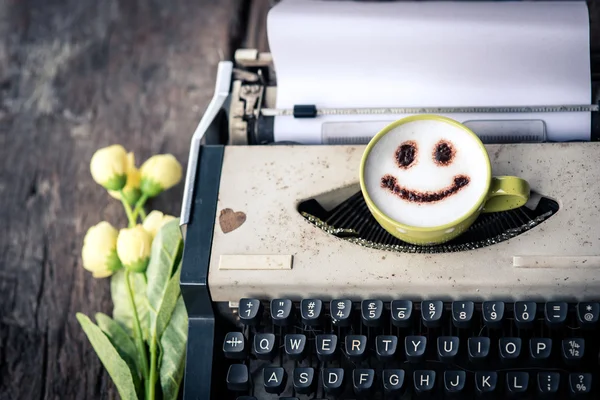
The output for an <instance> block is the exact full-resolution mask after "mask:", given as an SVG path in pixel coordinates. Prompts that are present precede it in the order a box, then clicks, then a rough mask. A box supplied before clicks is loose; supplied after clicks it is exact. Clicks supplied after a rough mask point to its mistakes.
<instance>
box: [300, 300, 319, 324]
mask: <svg viewBox="0 0 600 400" xmlns="http://www.w3.org/2000/svg"><path fill="white" fill-rule="evenodd" d="M322 310H323V302H322V301H321V300H319V299H304V300H302V301H301V302H300V316H301V318H302V322H303V323H304V325H307V326H318V325H319V323H320V319H321V311H322Z"/></svg>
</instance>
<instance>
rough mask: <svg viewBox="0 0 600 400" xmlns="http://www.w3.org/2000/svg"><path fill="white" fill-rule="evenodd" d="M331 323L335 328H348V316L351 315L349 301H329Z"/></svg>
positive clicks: (350, 303)
mask: <svg viewBox="0 0 600 400" xmlns="http://www.w3.org/2000/svg"><path fill="white" fill-rule="evenodd" d="M330 310H331V322H332V323H333V325H335V326H342V327H344V326H350V323H351V322H352V321H351V320H350V314H351V313H352V301H351V300H343V299H337V300H331V306H330Z"/></svg>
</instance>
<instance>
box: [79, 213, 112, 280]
mask: <svg viewBox="0 0 600 400" xmlns="http://www.w3.org/2000/svg"><path fill="white" fill-rule="evenodd" d="M117 235H118V232H117V230H116V229H115V228H113V226H112V225H111V224H109V223H108V222H106V221H103V222H100V223H99V224H97V225H95V226H92V227H91V228H90V229H88V231H87V233H86V234H85V237H84V238H83V248H82V251H81V258H82V259H83V268H85V269H86V270H88V271H90V272H91V273H92V275H93V276H94V278H105V277H108V276H111V275H112V274H113V272H114V271H116V270H118V269H120V268H121V261H120V260H119V257H118V256H117V249H116V248H117Z"/></svg>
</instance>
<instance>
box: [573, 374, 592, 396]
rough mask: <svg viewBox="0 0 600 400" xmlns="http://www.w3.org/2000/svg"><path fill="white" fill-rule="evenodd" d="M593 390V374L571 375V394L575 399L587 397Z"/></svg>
mask: <svg viewBox="0 0 600 400" xmlns="http://www.w3.org/2000/svg"><path fill="white" fill-rule="evenodd" d="M591 390H592V374H590V373H586V374H579V373H572V374H569V392H570V393H571V394H572V395H573V397H575V398H578V397H580V396H581V397H582V398H583V397H584V396H583V395H587V394H589V393H590V392H591Z"/></svg>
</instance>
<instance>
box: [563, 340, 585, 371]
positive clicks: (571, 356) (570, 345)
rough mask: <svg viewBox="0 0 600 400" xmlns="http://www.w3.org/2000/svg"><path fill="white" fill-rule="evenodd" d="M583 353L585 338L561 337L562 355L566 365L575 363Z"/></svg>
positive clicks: (581, 357)
mask: <svg viewBox="0 0 600 400" xmlns="http://www.w3.org/2000/svg"><path fill="white" fill-rule="evenodd" d="M584 354H585V339H582V338H572V339H563V341H562V357H563V360H565V363H566V364H567V365H571V366H573V365H577V364H578V363H579V362H580V361H581V360H582V359H583V355H584Z"/></svg>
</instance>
